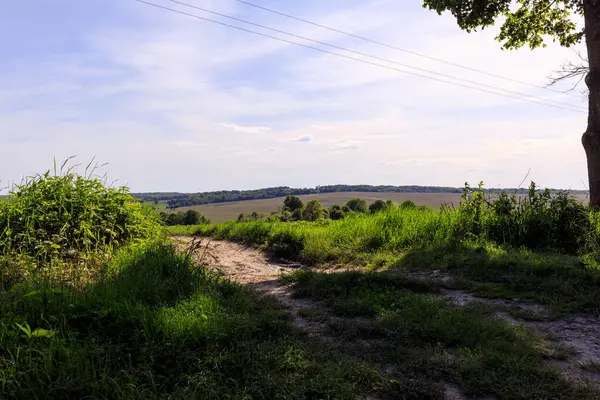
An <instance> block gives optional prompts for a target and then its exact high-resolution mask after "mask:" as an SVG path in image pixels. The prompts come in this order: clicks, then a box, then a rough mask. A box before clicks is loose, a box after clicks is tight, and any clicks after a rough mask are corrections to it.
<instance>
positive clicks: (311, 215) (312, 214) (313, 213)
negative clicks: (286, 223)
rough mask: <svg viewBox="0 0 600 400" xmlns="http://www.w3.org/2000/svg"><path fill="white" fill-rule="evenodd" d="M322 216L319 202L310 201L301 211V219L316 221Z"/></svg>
mask: <svg viewBox="0 0 600 400" xmlns="http://www.w3.org/2000/svg"><path fill="white" fill-rule="evenodd" d="M322 216H323V207H322V206H321V203H320V202H319V200H310V201H309V202H308V203H306V207H304V211H302V219H305V220H307V221H316V220H318V219H319V218H320V217H322Z"/></svg>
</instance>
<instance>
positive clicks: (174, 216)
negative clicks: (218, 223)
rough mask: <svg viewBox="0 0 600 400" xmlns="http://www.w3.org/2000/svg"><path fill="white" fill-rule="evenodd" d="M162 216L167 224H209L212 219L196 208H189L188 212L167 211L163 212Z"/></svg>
mask: <svg viewBox="0 0 600 400" xmlns="http://www.w3.org/2000/svg"><path fill="white" fill-rule="evenodd" d="M160 217H161V219H162V221H163V223H164V224H165V225H167V226H175V225H187V226H190V225H200V224H209V223H210V220H209V219H208V218H206V217H205V216H204V215H202V214H200V213H199V212H198V211H196V210H188V211H186V212H182V211H180V212H176V213H166V212H161V213H160Z"/></svg>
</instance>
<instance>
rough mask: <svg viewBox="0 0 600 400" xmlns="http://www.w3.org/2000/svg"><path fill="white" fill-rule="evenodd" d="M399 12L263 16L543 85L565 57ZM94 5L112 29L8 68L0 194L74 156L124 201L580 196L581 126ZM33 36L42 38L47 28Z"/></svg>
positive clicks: (246, 14)
mask: <svg viewBox="0 0 600 400" xmlns="http://www.w3.org/2000/svg"><path fill="white" fill-rule="evenodd" d="M57 1H59V2H65V4H66V1H67V0H57ZM407 3H408V2H402V1H397V0H385V1H377V2H366V3H365V2H358V1H351V2H347V1H341V0H332V1H331V2H326V3H323V2H319V1H317V0H308V1H307V2H303V4H302V7H299V6H298V5H296V4H295V3H293V2H292V3H290V2H288V3H283V2H282V3H281V4H279V3H277V4H276V5H273V7H276V8H279V9H281V10H282V11H288V12H290V13H292V14H296V15H298V16H302V17H306V18H309V19H315V20H318V21H319V22H320V23H324V24H326V25H330V26H334V27H337V28H340V29H343V30H348V31H351V32H353V33H356V34H360V35H364V36H366V37H369V38H373V39H375V40H380V41H383V42H386V43H390V44H393V45H395V46H398V47H401V48H404V49H408V50H410V51H417V52H420V53H424V54H428V55H432V56H435V57H439V58H442V59H445V60H448V61H451V62H456V63H460V64H464V65H468V66H471V67H473V68H477V69H482V70H486V71H490V72H492V73H495V74H500V75H505V76H510V77H512V78H515V79H517V80H521V81H526V82H531V83H533V84H534V85H537V86H541V85H544V84H545V82H546V81H545V77H546V76H547V75H549V74H550V73H551V72H552V70H553V69H556V68H557V67H559V66H560V64H561V63H562V62H563V61H564V60H565V59H566V58H569V57H570V58H573V57H574V55H573V53H572V52H570V51H568V50H565V49H561V48H558V47H557V46H553V45H550V46H549V47H548V48H547V49H541V50H537V51H535V52H531V51H529V50H520V51H514V52H507V51H501V50H500V49H499V44H498V43H496V42H494V40H493V37H494V36H495V32H494V31H493V30H487V29H486V30H485V31H483V32H478V33H473V34H466V33H464V32H461V31H460V30H459V29H458V28H457V27H456V23H455V21H454V20H452V18H451V17H450V16H441V17H440V16H437V15H435V13H432V12H428V11H426V10H423V9H421V8H420V5H419V3H418V2H415V3H410V4H407ZM94 4H96V3H90V4H88V5H87V7H94ZM97 4H98V10H96V12H98V13H100V11H102V12H107V10H109V9H110V12H111V13H113V14H114V15H115V16H116V17H115V18H112V19H111V20H110V21H105V22H103V23H98V24H94V25H93V29H92V28H91V27H88V26H81V27H79V30H78V35H76V36H77V37H78V38H80V42H79V43H80V46H79V47H78V48H77V49H76V50H75V49H71V48H66V47H64V46H62V43H63V42H64V40H66V39H68V38H69V37H70V35H72V33H67V32H66V31H65V33H64V37H61V38H59V39H60V40H59V39H56V41H54V42H49V44H48V48H47V52H46V53H43V54H38V53H36V54H25V53H24V54H16V53H15V54H11V53H10V52H9V53H8V54H3V56H4V57H3V58H5V59H7V60H8V62H7V63H6V64H4V65H3V66H2V67H0V72H1V74H0V171H1V172H0V180H2V181H10V180H18V179H19V177H20V176H21V175H23V174H30V173H33V172H39V171H42V170H44V169H46V168H47V167H48V166H49V165H51V162H52V159H53V157H54V156H56V158H57V159H61V158H64V157H68V156H70V155H72V154H77V155H78V156H79V158H81V159H83V160H86V159H89V158H91V157H92V156H94V155H95V156H96V157H97V159H99V160H101V161H109V162H110V166H109V173H110V176H111V177H120V178H122V179H123V180H124V181H127V182H128V183H129V184H130V185H131V187H132V189H133V190H135V191H158V190H164V191H170V190H178V191H195V190H213V189H215V190H216V189H227V188H230V189H233V188H253V187H254V188H255V187H264V186H273V185H290V186H314V185H318V184H331V183H372V184H424V185H462V184H463V183H464V182H465V181H467V180H468V181H471V182H477V181H479V180H484V181H486V182H487V183H489V184H490V185H492V186H494V185H501V186H511V185H515V184H518V183H519V182H520V180H521V179H522V177H523V176H524V174H525V173H526V172H527V170H528V169H529V168H531V169H532V174H531V177H532V178H533V179H535V180H536V181H539V183H540V184H541V185H547V186H554V187H573V188H581V187H583V185H582V184H581V180H582V178H585V163H584V154H583V150H582V148H581V145H580V140H579V138H580V135H581V133H582V132H583V130H584V128H585V117H586V115H585V113H581V114H578V113H573V112H569V111H566V110H557V109H552V108H547V107H543V106H540V105H536V104H531V103H527V102H519V101H515V100H512V99H507V98H504V97H500V96H495V95H492V94H488V93H482V92H477V91H473V90H469V89H466V88H461V87H457V86H452V85H448V84H444V83H440V82H437V81H435V80H429V79H422V78H418V77H414V76H411V75H407V74H402V73H400V72H397V71H393V70H388V69H383V68H378V67H375V66H372V65H366V64H363V63H358V62H355V61H351V60H348V59H343V58H339V57H335V56H332V55H327V54H322V53H318V52H314V51H312V50H309V49H303V48H299V47H296V46H293V45H290V44H286V43H282V42H277V41H272V40H270V39H267V38H261V37H258V36H254V35H250V34H246V33H243V32H236V31H233V30H229V29H227V28H223V27H220V26H217V25H212V24H208V23H204V22H202V21H198V20H194V19H192V18H188V17H184V16H178V15H171V14H169V13H167V12H165V11H161V10H156V9H151V8H149V7H146V6H143V5H140V4H135V3H133V2H131V4H130V3H124V2H120V1H117V0H109V1H107V2H101V3H97ZM161 4H162V3H161ZM195 4H198V5H200V6H202V7H207V8H210V9H214V10H215V11H218V12H223V13H228V14H232V15H236V16H237V17H240V18H247V19H249V20H253V21H257V22H261V23H264V24H266V25H269V26H274V27H277V28H279V29H284V30H288V31H291V32H294V33H297V34H299V35H302V36H309V37H314V38H315V39H317V40H321V41H328V42H332V43H335V44H336V45H340V46H345V47H348V48H352V49H355V50H357V51H361V52H365V53H369V54H374V55H377V56H378V57H382V58H387V59H390V60H396V61H398V62H402V63H407V64H411V65H415V66H418V67H420V68H427V69H432V70H435V71H437V72H439V73H444V74H450V75H453V76H457V77H461V78H465V79H469V80H473V81H477V82H481V83H485V84H489V85H494V86H498V87H502V88H505V89H509V90H516V91H520V92H521V91H522V92H526V93H528V94H529V95H534V96H539V97H544V98H550V99H552V100H556V101H565V102H568V103H570V104H576V105H585V102H584V101H582V100H584V99H582V98H581V97H579V98H578V97H573V96H568V95H562V94H558V93H554V92H549V91H547V90H544V89H540V88H537V87H531V86H527V85H522V84H518V83H516V82H511V81H506V80H502V79H498V78H493V77H490V76H486V75H482V74H478V73H475V72H473V71H468V70H465V69H461V68H458V67H455V66H451V65H448V64H442V63H438V62H435V61H432V60H430V59H426V58H422V57H417V56H414V55H411V54H408V53H406V52H402V51H398V50H394V49H390V48H386V47H382V46H378V45H375V44H372V43H366V42H363V41H360V40H358V39H352V38H348V37H344V35H341V34H339V33H335V32H331V31H326V30H322V29H319V28H316V27H314V26H309V25H305V24H301V23H299V22H297V21H296V22H294V21H289V20H285V19H281V18H279V17H276V16H273V15H271V14H266V13H264V12H259V11H257V10H251V9H249V8H247V7H242V6H240V5H239V3H236V2H233V1H230V0H227V1H218V2H217V1H214V0H213V1H209V0H203V1H200V0H198V1H197V2H195ZM23 7H25V6H23ZM81 7H84V6H83V5H82V6H81ZM295 7H298V8H295ZM182 9H183V8H182ZM187 11H190V10H187ZM1 22H2V17H0V25H1ZM59 22H60V21H59ZM36 23H37V24H40V23H41V24H42V25H41V28H44V25H43V24H44V23H46V24H48V23H50V22H48V21H45V20H44V21H41V22H40V21H36ZM31 24H32V26H33V22H31ZM90 24H91V21H90ZM59 25H60V23H59ZM84 25H87V24H84ZM27 28H28V25H27V22H24V24H23V29H27ZM0 29H1V28H0ZM252 29H254V28H252ZM26 39H27V38H26V37H24V38H23V40H26ZM336 52H338V51H337V50H336ZM355 56H356V55H352V57H355ZM356 57H360V56H356ZM376 62H377V63H385V62H383V61H376ZM386 65H390V66H393V67H394V68H395V67H398V66H397V65H394V64H389V63H388V64H386ZM398 68H403V67H398ZM224 121H225V122H224ZM232 121H235V123H233V122H232ZM302 143H305V144H306V143H310V146H304V145H301V144H302ZM22 154H27V157H23V156H22ZM203 171H210V173H209V174H204V173H202V172H203Z"/></svg>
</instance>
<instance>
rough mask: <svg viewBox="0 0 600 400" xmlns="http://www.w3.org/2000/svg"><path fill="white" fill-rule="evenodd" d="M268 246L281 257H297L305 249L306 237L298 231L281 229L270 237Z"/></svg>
mask: <svg viewBox="0 0 600 400" xmlns="http://www.w3.org/2000/svg"><path fill="white" fill-rule="evenodd" d="M267 247H269V248H270V249H272V250H273V252H275V254H276V255H278V256H280V257H296V256H298V255H299V254H300V253H301V252H302V250H303V249H304V237H303V236H302V235H301V234H300V233H298V232H296V231H292V230H286V231H280V232H277V233H275V234H274V235H273V236H271V237H270V238H269V240H268V243H267Z"/></svg>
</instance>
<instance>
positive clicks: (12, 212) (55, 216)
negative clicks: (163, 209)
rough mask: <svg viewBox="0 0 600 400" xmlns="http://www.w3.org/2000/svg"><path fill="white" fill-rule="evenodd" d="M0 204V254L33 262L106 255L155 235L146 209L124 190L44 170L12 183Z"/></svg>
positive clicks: (153, 220) (154, 225)
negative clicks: (86, 254)
mask: <svg viewBox="0 0 600 400" xmlns="http://www.w3.org/2000/svg"><path fill="white" fill-rule="evenodd" d="M10 194H11V195H10V197H9V198H8V199H7V200H6V201H4V202H2V203H0V252H2V253H5V254H7V253H8V254H21V255H24V256H25V255H26V256H27V257H29V258H34V259H37V260H39V261H48V260H50V259H52V258H56V257H58V258H73V257H75V256H76V255H78V254H81V253H89V252H107V251H108V252H110V251H111V249H112V248H113V247H115V246H119V245H122V244H124V243H126V242H129V241H132V240H136V239H142V238H148V237H153V236H156V235H157V232H158V231H159V224H158V217H157V215H156V214H155V212H154V210H153V209H152V207H151V206H145V207H143V206H142V205H141V204H140V203H139V202H137V201H136V200H135V199H134V198H133V197H131V196H130V195H129V193H128V189H127V188H118V189H117V188H111V187H106V186H105V185H104V184H103V183H102V182H101V181H100V180H98V179H88V178H85V177H83V176H79V175H77V174H74V173H71V172H70V171H69V172H67V173H65V174H56V173H54V175H51V174H50V172H49V171H48V172H46V173H45V174H43V175H37V176H34V177H31V178H29V179H28V180H27V181H26V182H25V183H24V184H22V185H15V187H14V189H13V190H12V191H11V193H10Z"/></svg>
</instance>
